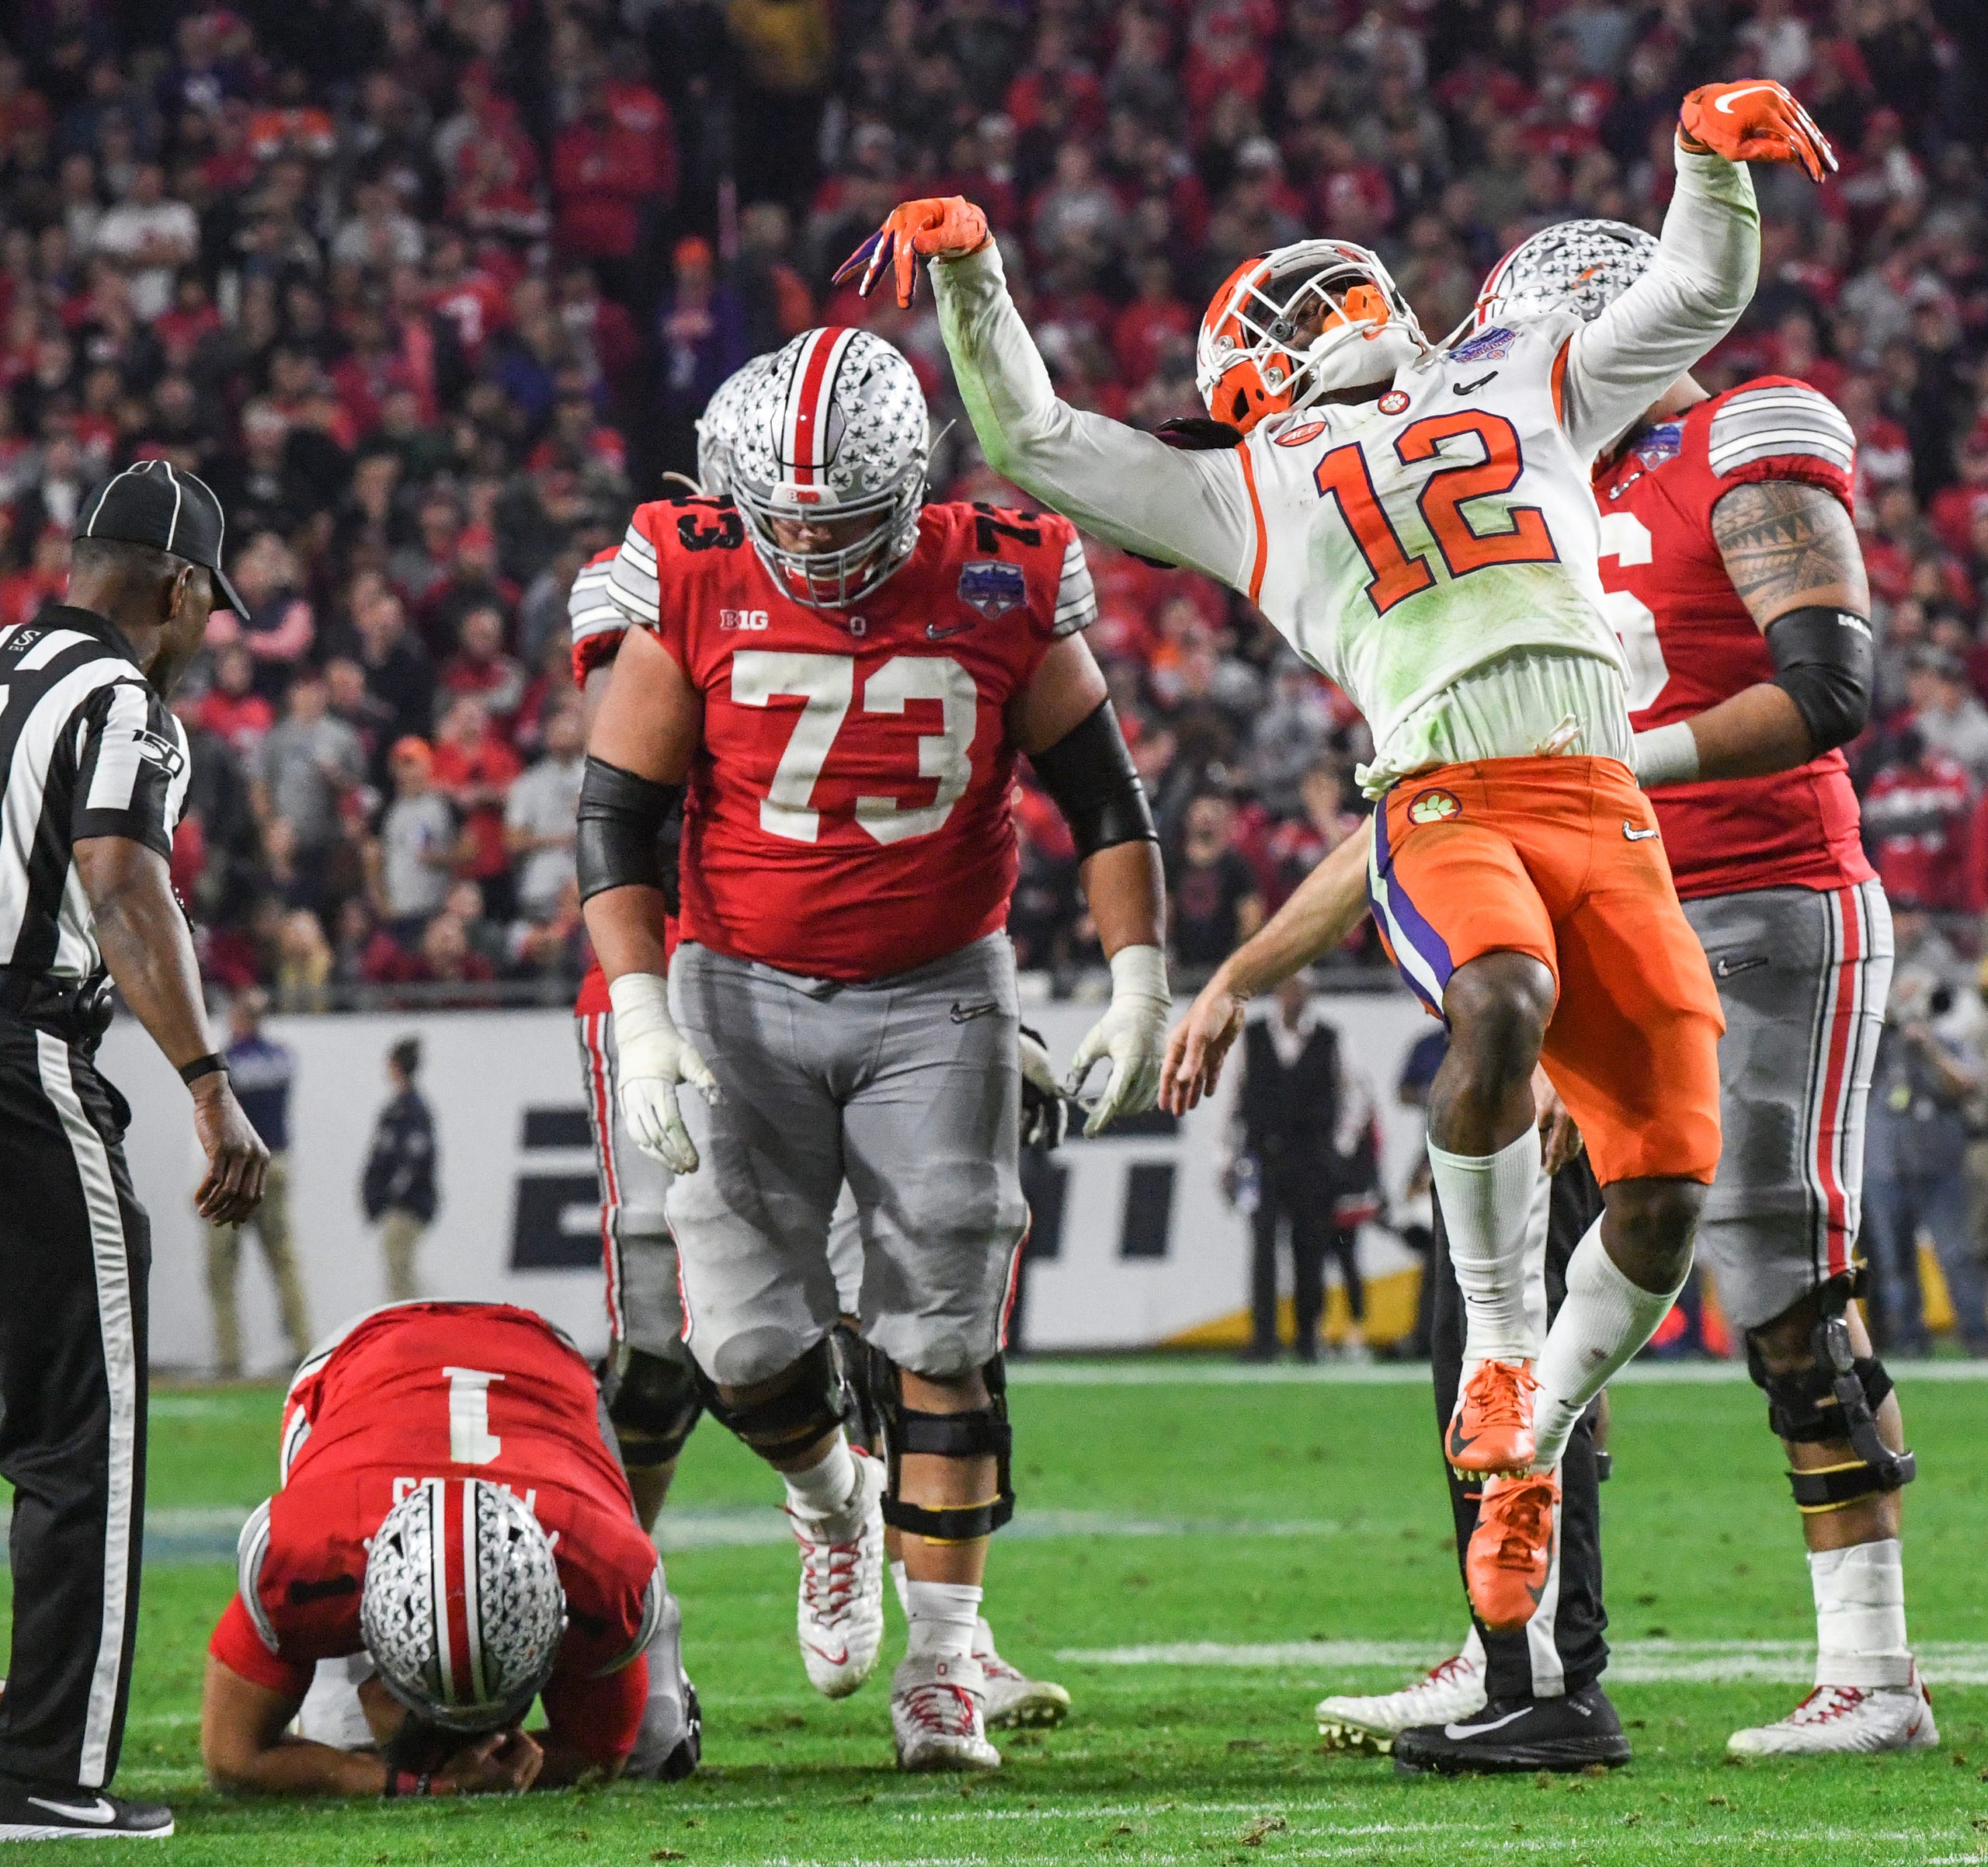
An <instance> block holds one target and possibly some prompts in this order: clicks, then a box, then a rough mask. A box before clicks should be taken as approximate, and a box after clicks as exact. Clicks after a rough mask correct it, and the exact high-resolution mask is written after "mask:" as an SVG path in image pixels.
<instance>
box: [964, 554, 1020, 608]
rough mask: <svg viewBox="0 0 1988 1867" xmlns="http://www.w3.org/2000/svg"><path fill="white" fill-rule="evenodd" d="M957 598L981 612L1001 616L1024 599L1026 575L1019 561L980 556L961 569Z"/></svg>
mask: <svg viewBox="0 0 1988 1867" xmlns="http://www.w3.org/2000/svg"><path fill="white" fill-rule="evenodd" d="M960 601H961V602H962V603H965V604H966V605H967V606H968V607H969V608H970V609H975V610H979V612H980V613H981V614H982V615H983V616H986V617H995V616H1004V615H1006V614H1007V612H1008V611H1009V610H1018V609H1020V607H1022V605H1023V604H1024V603H1026V602H1027V601H1028V579H1027V578H1026V577H1025V576H1024V575H1023V574H1022V567H1021V566H1020V565H1019V564H1006V563H1003V561H1001V560H1000V559H999V558H981V559H979V560H978V561H975V562H974V563H971V564H969V565H964V567H963V568H961V572H960Z"/></svg>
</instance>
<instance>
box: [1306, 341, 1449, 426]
mask: <svg viewBox="0 0 1988 1867" xmlns="http://www.w3.org/2000/svg"><path fill="white" fill-rule="evenodd" d="M1369 332H1371V333H1372V334H1371V336H1370V335H1369V334H1368V333H1369ZM1421 354H1422V346H1421V345H1420V344H1419V343H1417V342H1416V340H1415V339H1414V338H1413V336H1411V335H1410V334H1409V331H1408V330H1407V329H1406V327H1405V326H1403V325H1400V324H1393V323H1391V324H1385V325H1382V326H1381V328H1380V329H1378V331H1377V330H1375V329H1374V326H1373V325H1371V324H1370V323H1365V322H1362V323H1360V324H1350V325H1337V326H1336V327H1335V328H1334V329H1331V330H1329V331H1326V332H1323V333H1322V334H1321V335H1320V336H1319V337H1317V338H1316V339H1314V340H1313V342H1312V347H1311V349H1309V350H1308V351H1307V352H1306V353H1305V388H1304V389H1303V390H1302V391H1301V393H1300V394H1299V396H1298V400H1297V402H1296V403H1295V407H1297V408H1300V409H1303V408H1307V407H1309V405H1311V404H1312V403H1313V402H1316V401H1317V400H1318V399H1319V397H1320V396H1321V395H1329V394H1331V393H1332V392H1333V391H1334V390H1337V389H1359V388H1366V387H1367V386H1368V385H1369V384H1373V383H1377V382H1391V381H1393V380H1394V377H1395V373H1396V372H1397V371H1398V370H1402V369H1405V368H1406V367H1407V366H1408V365H1409V363H1413V362H1414V361H1415V360H1416V358H1417V357H1418V356H1420V355H1421Z"/></svg>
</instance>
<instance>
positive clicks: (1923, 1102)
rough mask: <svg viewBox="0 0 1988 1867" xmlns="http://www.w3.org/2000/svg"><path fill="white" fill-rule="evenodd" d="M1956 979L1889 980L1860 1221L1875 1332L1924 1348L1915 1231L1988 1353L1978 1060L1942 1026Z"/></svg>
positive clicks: (1908, 976) (1887, 1345) (1909, 1349)
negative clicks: (1970, 1155)
mask: <svg viewBox="0 0 1988 1867" xmlns="http://www.w3.org/2000/svg"><path fill="white" fill-rule="evenodd" d="M1953 1004H1954V994H1953V991H1952V987H1950V986H1945V985H1942V984H1939V983H1938V982H1935V981H1934V979H1933V978H1932V977H1931V975H1928V974H1927V973H1926V972H1922V971H1920V970H1917V969H1916V968H1915V969H1912V970H1909V971H1905V972H1900V973H1899V975H1898V976H1897V978H1896V980H1895V982H1893V985H1892V995H1891V1002H1890V1003H1889V1006H1888V1007H1887V1008H1886V1011H1885V1025H1884V1029H1883V1031H1882V1033H1881V1034H1880V1035H1879V1039H1878V1060H1877V1066H1876V1071H1875V1076H1874V1077H1873V1080H1872V1086H1871V1112H1870V1116H1869V1124H1870V1130H1869V1134H1868V1137H1867V1142H1866V1151H1865V1186H1864V1219H1865V1236H1866V1239H1867V1240H1868V1246H1867V1251H1868V1258H1869V1261H1870V1264H1871V1269H1872V1281H1873V1282H1874V1284H1875V1290H1874V1291H1873V1292H1872V1296H1873V1299H1874V1301H1873V1304H1872V1309H1873V1314H1872V1333H1873V1334H1874V1335H1875V1337H1876V1338H1877V1340H1878V1342H1879V1346H1880V1347H1881V1348H1882V1349H1884V1350H1885V1351H1888V1352H1889V1353H1891V1354H1899V1355H1924V1354H1927V1353H1928V1352H1929V1350H1930V1347H1931V1344H1929V1342H1928V1340H1927V1333H1926V1318H1925V1308H1924V1299H1923V1296H1922V1293H1921V1292H1920V1283H1919V1232H1920V1228H1921V1227H1922V1226H1924V1229H1926V1231H1927V1232H1928V1233H1929V1234H1930V1235H1931V1238H1932V1240H1933V1249H1934V1253H1935V1255H1936V1256H1937V1257H1938V1259H1939V1260H1940V1268H1941V1272H1942V1273H1943V1274H1944V1275H1945V1278H1946V1281H1947V1288H1948V1293H1949V1295H1951V1296H1952V1299H1953V1306H1954V1317H1955V1333H1957V1334H1958V1336H1959V1337H1960V1340H1961V1342H1962V1345H1963V1346H1964V1347H1965V1349H1966V1351H1967V1352H1968V1353H1969V1354H1971V1355H1982V1356H1988V1278H1984V1276H1983V1267H1982V1264H1981V1261H1980V1260H1979V1257H1977V1256H1976V1250H1975V1246H1974V1241H1973V1239H1972V1237H1971V1236H1970V1235H1969V1229H1968V1198H1967V1172H1966V1158H1967V1146H1968V1140H1967V1136H1968V1120H1967V1110H1968V1104H1969V1101H1970V1100H1971V1099H1972V1097H1973V1096H1974V1095H1975V1093H1976V1090H1977V1089H1978V1088H1979V1086H1980V1083H1981V1069H1980V1065H1979V1059H1977V1058H1976V1057H1974V1056H1973V1055H1971V1054H1970V1052H1969V1049H1968V1048H1967V1047H1966V1046H1965V1045H1964V1044H1963V1043H1962V1042H1961V1041H1958V1039H1957V1038H1955V1037H1953V1036H1951V1035H1948V1034H1945V1032H1943V1031H1942V1030H1941V1029H1940V1028H1938V1027H1937V1026H1938V1024H1943V1023H1944V1022H1945V1020H1947V1019H1948V1017H1949V1015H1950V1014H1951V1013H1952V1010H1953Z"/></svg>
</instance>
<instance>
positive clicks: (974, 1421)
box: [870, 1348, 1015, 1543]
mask: <svg viewBox="0 0 1988 1867" xmlns="http://www.w3.org/2000/svg"><path fill="white" fill-rule="evenodd" d="M870 1355H871V1385H872V1389H873V1392H874V1402H875V1406H876V1410H877V1415H878V1422H879V1424H881V1427H882V1429H883V1449H884V1456H885V1472H886V1476H887V1481H886V1483H885V1487H884V1521H885V1523H887V1524H888V1525H890V1526H891V1528H892V1529H894V1530H904V1531H909V1532H910V1534H911V1535H913V1536H922V1537H923V1538H926V1541H928V1542H935V1543H966V1542H972V1541H974V1539H975V1538H978V1537H982V1536H991V1535H993V1533H994V1532H995V1531H996V1530H998V1529H999V1528H1000V1527H1001V1526H1002V1525H1003V1524H1005V1523H1006V1521H1008V1519H1009V1518H1011V1517H1013V1515H1014V1514H1015V1492H1014V1486H1013V1482H1012V1480H1011V1476H1010V1471H1009V1455H1010V1452H1011V1451H1012V1450H1013V1445H1014V1432H1013V1428H1012V1427H1010V1425H1009V1424H1008V1380H1007V1373H1006V1368H1005V1366H1004V1365H1003V1362H1002V1360H1001V1358H1000V1357H999V1355H998V1354H997V1355H996V1357H995V1358H994V1359H993V1360H992V1361H989V1363H988V1364H987V1365H986V1366H985V1368H982V1370H981V1375H982V1379H984V1380H985V1382H986V1383H987V1405H986V1406H984V1407H978V1408H976V1409H975V1410H974V1411H973V1412H971V1413H919V1412H916V1411H914V1410H912V1408H910V1407H908V1406H905V1403H904V1377H903V1375H902V1372H901V1371H900V1370H899V1368H898V1366H897V1365H896V1363H895V1362H894V1361H891V1359H890V1358H889V1357H888V1356H887V1355H885V1354H883V1353H882V1352H881V1351H879V1350H877V1349H874V1348H873V1349H871V1351H870ZM907 1452H927V1453H932V1454H934V1455H937V1457H939V1458H983V1457H985V1456H986V1455H988V1454H989V1453H991V1454H992V1455H993V1458H994V1495H993V1496H992V1497H990V1498H989V1499H987V1500H985V1501H984V1502H983V1503H981V1504H945V1505H942V1506H941V1507H940V1508H939V1509H937V1510H936V1511H929V1510H927V1509H926V1508H925V1507H924V1506H923V1505H922V1504H908V1503H906V1502H905V1497H904V1488H903V1471H904V1455H905V1453H907Z"/></svg>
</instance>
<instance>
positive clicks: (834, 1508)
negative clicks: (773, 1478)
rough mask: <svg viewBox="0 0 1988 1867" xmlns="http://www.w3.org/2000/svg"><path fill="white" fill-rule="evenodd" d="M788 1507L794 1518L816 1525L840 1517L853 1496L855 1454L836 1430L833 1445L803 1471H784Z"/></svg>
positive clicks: (781, 1474)
mask: <svg viewBox="0 0 1988 1867" xmlns="http://www.w3.org/2000/svg"><path fill="white" fill-rule="evenodd" d="M780 1476H781V1477H782V1478H784V1479H786V1481H787V1508H788V1509H789V1510H791V1511H792V1512H793V1513H794V1515H795V1516H796V1517H803V1518H806V1519H807V1520H808V1521H809V1522H810V1523H815V1524H818V1523H820V1522H822V1521H823V1520H824V1519H825V1518H831V1517H839V1516H840V1515H841V1514H842V1513H843V1511H846V1510H847V1509H848V1508H849V1506H850V1500H851V1499H853V1497H855V1495H856V1484H857V1476H856V1455H855V1454H854V1453H853V1452H851V1451H850V1449H849V1441H847V1440H846V1439H845V1438H843V1436H842V1434H841V1433H840V1432H839V1431H838V1432H837V1433H836V1436H835V1439H834V1441H833V1442H832V1444H831V1445H829V1449H828V1450H827V1451H826V1452H824V1453H823V1454H822V1456H821V1457H820V1458H818V1459H817V1460H815V1462H814V1463H813V1464H812V1465H809V1466H808V1468H807V1469H806V1470H805V1471H801V1472H781V1473H780Z"/></svg>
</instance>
